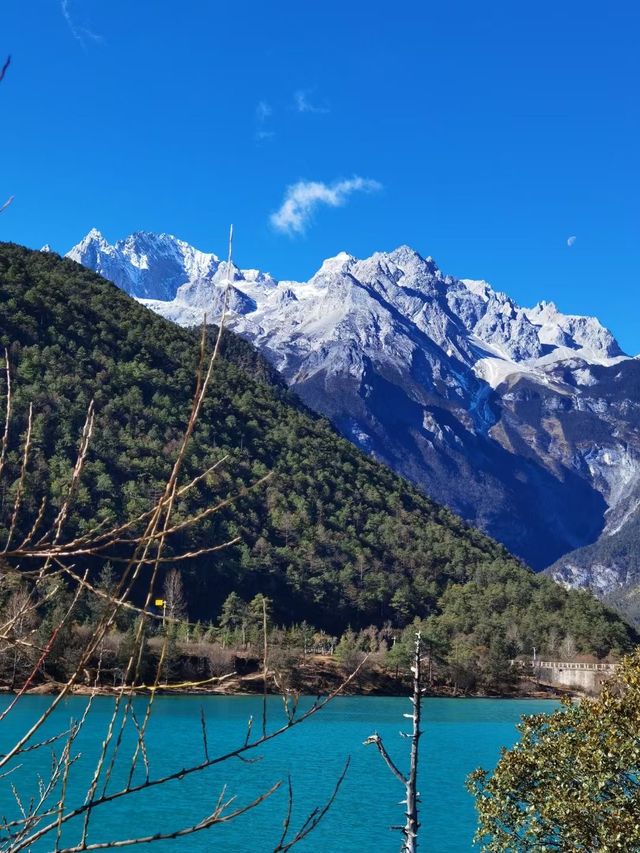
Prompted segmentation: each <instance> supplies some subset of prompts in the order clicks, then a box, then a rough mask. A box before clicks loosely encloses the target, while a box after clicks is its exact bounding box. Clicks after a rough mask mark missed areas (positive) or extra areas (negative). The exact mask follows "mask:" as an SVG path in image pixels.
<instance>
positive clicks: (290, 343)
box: [70, 232, 640, 592]
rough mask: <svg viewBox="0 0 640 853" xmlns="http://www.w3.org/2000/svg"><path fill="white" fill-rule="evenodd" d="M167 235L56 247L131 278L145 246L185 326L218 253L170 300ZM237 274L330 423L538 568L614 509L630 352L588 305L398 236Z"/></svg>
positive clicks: (160, 308) (633, 450)
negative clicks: (483, 273)
mask: <svg viewBox="0 0 640 853" xmlns="http://www.w3.org/2000/svg"><path fill="white" fill-rule="evenodd" d="M127 240H128V241H129V243H127ZM158 241H159V242H158ZM167 241H169V243H171V242H172V241H174V243H175V244H176V245H177V244H180V245H184V243H183V241H177V240H176V238H170V237H168V236H167V235H163V236H162V238H158V239H157V240H154V238H153V235H150V234H147V233H142V232H140V233H138V234H136V235H132V236H131V237H130V238H126V240H125V241H119V242H118V243H117V244H116V246H119V247H120V248H119V250H118V251H120V253H121V256H120V260H119V263H120V267H119V269H118V270H117V271H113V270H111V271H110V270H109V269H107V267H108V262H109V259H110V257H111V256H112V252H111V250H110V249H104V248H102V249H100V251H102V252H103V254H104V259H103V257H102V255H100V253H99V252H98V255H96V258H95V259H92V257H91V256H90V254H89V253H87V251H86V246H85V250H83V251H81V250H80V249H79V248H78V247H75V248H74V249H73V250H72V251H71V252H70V256H71V257H73V258H74V259H75V260H77V261H79V262H81V263H85V265H89V266H91V265H92V263H93V264H94V265H95V267H96V268H97V269H98V270H99V271H101V272H102V273H103V274H105V275H106V277H108V278H109V277H111V278H112V280H114V281H115V282H116V283H117V284H119V286H121V287H123V288H124V289H127V287H128V285H127V276H128V274H129V273H128V265H129V260H128V259H127V252H130V253H131V252H133V254H132V259H133V262H134V263H133V265H134V266H135V264H138V265H139V262H140V261H139V258H140V255H141V249H140V247H144V246H147V247H148V246H149V245H153V247H154V251H153V252H148V253H147V255H146V256H145V257H146V259H145V263H146V264H147V269H148V270H149V273H148V276H147V278H148V280H149V281H153V288H155V290H154V289H153V288H148V291H147V292H148V293H151V292H153V294H154V296H155V297H156V298H151V297H150V296H142V297H140V296H139V297H138V298H140V299H141V301H142V302H143V304H145V305H147V306H148V307H150V308H152V309H153V310H154V311H156V312H158V313H160V314H162V315H163V316H165V317H167V318H168V319H171V320H173V321H175V322H178V323H180V324H182V325H195V324H197V323H199V322H201V320H202V316H203V314H204V312H205V311H206V312H207V315H208V316H215V314H216V311H218V310H219V308H220V307H221V290H220V288H221V283H222V282H224V281H226V278H227V270H226V264H225V263H224V262H220V261H219V260H218V261H216V264H214V265H210V266H209V267H208V268H207V267H206V264H204V263H200V265H199V266H198V265H197V264H196V265H195V266H191V267H189V266H188V265H183V267H182V273H181V276H182V280H181V281H180V282H178V281H177V280H176V281H175V282H174V285H172V287H171V288H169V291H168V295H169V297H170V298H158V295H162V294H165V295H166V294H167V279H166V276H165V275H164V267H163V264H164V263H166V259H164V255H163V252H166V253H167V254H168V256H169V257H175V252H176V249H175V248H174V247H170V248H169V249H167V247H166V244H167ZM89 242H90V243H91V242H92V241H89ZM93 244H95V240H94V241H93ZM133 244H135V246H133ZM79 245H82V244H79ZM100 246H102V244H100ZM100 246H98V247H97V248H100ZM127 246H129V247H130V248H127ZM132 246H133V248H131V247H132ZM180 251H182V250H180ZM193 252H196V253H197V250H193ZM160 256H162V258H160ZM206 257H207V258H211V257H215V256H210V255H206ZM159 258H160V260H159ZM163 259H164V260H163ZM214 266H215V269H214V268H213V267H214ZM109 272H111V275H109ZM114 272H116V273H117V274H114ZM247 272H248V274H245V271H242V270H239V269H238V268H237V267H234V269H233V276H232V277H233V288H232V290H231V298H230V309H231V312H230V318H229V323H230V326H231V327H232V328H233V329H234V331H236V332H237V333H238V334H240V335H241V336H243V337H244V338H246V339H247V340H249V341H251V342H252V343H254V344H255V345H256V346H257V347H258V349H259V350H260V351H261V352H262V353H263V354H264V355H265V356H266V357H267V358H268V359H269V360H270V361H271V362H272V363H273V364H274V365H275V367H276V368H277V369H278V370H279V371H280V372H281V373H282V375H283V377H284V378H285V380H286V381H287V383H288V385H289V386H290V387H291V388H292V389H293V390H295V391H296V393H298V394H299V395H300V396H301V398H302V399H303V400H304V401H305V402H306V403H307V404H308V405H309V406H310V407H311V408H312V409H314V410H316V411H318V412H320V413H322V414H324V415H326V416H327V417H329V418H330V419H331V420H332V422H333V423H334V424H335V425H336V426H337V428H338V429H339V431H340V432H341V433H342V434H343V435H345V436H347V437H348V438H350V440H352V441H353V442H354V443H356V444H357V445H358V446H359V447H360V448H361V449H363V450H365V451H366V452H369V453H371V454H373V455H374V456H375V457H376V458H378V459H380V460H381V461H383V462H385V463H386V464H389V465H390V466H391V467H393V468H394V469H395V470H397V471H398V472H399V473H401V474H402V475H403V476H405V477H408V478H409V479H410V480H412V481H413V482H415V483H416V484H418V485H419V486H420V487H421V488H422V489H423V490H424V491H425V492H426V493H427V494H430V495H431V496H432V497H434V498H435V499H437V500H438V501H440V502H442V503H444V504H446V505H447V506H449V507H451V508H452V509H453V510H454V511H455V512H457V513H460V514H461V515H462V516H463V517H464V518H466V519H467V520H468V521H470V522H471V523H473V524H476V525H478V526H479V527H480V528H481V529H483V530H485V531H487V532H488V533H490V534H491V535H493V536H495V537H496V538H498V539H499V540H500V541H502V542H504V543H505V544H506V545H507V547H508V548H509V549H510V550H511V551H513V552H515V553H516V554H518V555H519V556H520V557H522V558H523V559H525V560H526V561H528V562H529V563H531V564H532V565H533V566H534V567H535V568H539V569H540V568H544V567H546V566H549V565H551V564H557V562H558V561H559V560H562V559H563V558H564V557H565V555H568V554H570V553H571V552H573V551H574V550H575V549H579V548H583V547H585V546H588V545H591V544H593V543H595V542H596V541H597V540H598V539H599V537H600V536H601V535H602V534H603V532H604V531H605V528H606V524H607V517H610V516H611V514H612V513H614V514H615V513H620V514H621V515H624V501H625V500H626V498H625V497H624V494H625V488H626V487H625V485H624V484H625V483H626V478H627V477H628V473H629V471H631V476H632V478H634V477H636V476H640V462H639V460H640V438H639V437H638V430H637V425H638V423H640V413H639V411H638V406H637V404H636V403H635V399H637V398H634V396H633V394H631V393H630V392H623V393H622V394H621V393H620V388H619V385H620V383H619V382H618V379H617V375H618V373H621V374H624V376H625V378H626V381H627V382H628V384H629V385H630V386H633V385H634V383H635V382H636V381H637V380H636V375H637V373H638V369H639V367H640V363H639V362H638V360H637V359H631V358H630V357H629V356H627V355H625V354H624V353H623V352H622V349H621V347H620V346H619V344H618V342H617V341H616V339H615V337H614V336H613V335H612V333H611V332H610V331H609V330H607V329H606V328H605V327H604V326H602V324H601V323H600V322H599V321H598V320H597V319H596V318H590V317H581V316H579V315H569V314H563V313H562V312H560V311H558V309H557V308H556V306H555V305H554V303H552V302H541V303H538V305H536V306H534V307H532V308H522V307H521V306H519V305H518V304H517V303H516V302H515V301H514V300H512V299H511V298H510V297H509V296H508V295H506V294H504V293H501V292H499V291H495V290H493V288H491V286H490V285H489V284H488V283H487V282H485V281H483V280H474V279H456V278H454V277H453V276H449V275H445V274H444V273H443V272H442V271H441V270H440V269H439V268H438V266H437V264H436V263H435V261H434V260H433V258H431V257H427V258H423V257H422V256H421V255H420V254H419V253H418V252H416V251H415V250H413V249H411V248H410V247H408V246H400V247H398V248H397V249H395V250H393V251H392V252H386V253H385V252H377V253H374V254H373V255H372V256H371V257H370V258H366V259H362V260H359V259H357V258H355V257H354V256H352V255H350V254H348V253H346V252H341V253H339V254H338V255H336V256H335V257H333V258H328V259H326V260H325V261H324V262H323V264H322V265H321V266H320V268H319V269H318V271H317V272H316V273H315V274H314V275H313V276H312V277H311V278H310V279H309V280H308V281H307V282H294V281H282V282H277V281H276V280H275V279H274V278H273V277H272V276H270V275H263V274H261V273H257V272H256V271H255V270H252V271H247ZM129 292H133V291H132V290H131V289H130V291H129ZM134 295H137V294H136V293H134ZM621 502H622V503H621ZM585 577H586V576H585ZM612 583H614V584H615V581H614V580H612ZM586 585H593V584H592V582H591V581H590V580H587V581H586ZM609 586H611V584H609ZM594 587H595V588H598V587H597V584H596V585H594ZM598 591H599V592H602V590H600V589H598Z"/></svg>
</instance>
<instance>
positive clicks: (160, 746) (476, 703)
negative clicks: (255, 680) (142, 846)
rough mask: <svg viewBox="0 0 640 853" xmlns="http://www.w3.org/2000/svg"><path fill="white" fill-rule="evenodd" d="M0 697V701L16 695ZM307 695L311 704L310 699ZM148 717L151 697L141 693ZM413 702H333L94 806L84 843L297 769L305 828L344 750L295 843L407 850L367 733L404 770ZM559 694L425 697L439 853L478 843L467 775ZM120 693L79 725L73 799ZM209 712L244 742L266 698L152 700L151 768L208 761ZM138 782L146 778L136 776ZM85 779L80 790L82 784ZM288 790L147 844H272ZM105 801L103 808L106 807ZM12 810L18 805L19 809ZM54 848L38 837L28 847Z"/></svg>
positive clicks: (218, 736)
mask: <svg viewBox="0 0 640 853" xmlns="http://www.w3.org/2000/svg"><path fill="white" fill-rule="evenodd" d="M8 701H9V699H8V697H6V696H4V697H2V698H1V699H0V707H4V706H6V704H8ZM308 701H310V700H308ZM50 702H51V699H50V698H49V697H25V698H24V699H22V700H21V701H20V703H19V705H18V707H17V708H16V709H15V710H14V711H13V712H12V713H11V714H10V715H9V716H8V717H7V718H6V719H5V720H4V721H3V722H2V723H0V752H1V753H4V752H6V751H7V749H8V748H9V747H10V746H11V744H12V743H13V742H14V741H15V739H16V736H17V735H20V734H22V733H24V731H25V730H26V728H27V727H28V725H29V723H30V722H32V721H33V720H34V719H35V718H36V716H37V715H38V714H39V713H41V712H42V710H43V709H44V708H46V707H47V706H48V705H49V703H50ZM85 702H86V700H84V699H81V698H80V697H74V698H71V699H69V700H67V701H65V702H64V703H63V705H62V707H61V708H59V709H58V710H56V712H55V714H54V715H53V717H52V718H51V719H50V720H49V721H48V722H47V724H46V728H45V731H46V734H49V735H50V734H53V733H55V732H57V731H60V730H61V728H64V725H65V724H66V723H67V722H68V721H69V719H70V718H72V717H73V718H76V719H77V718H78V717H79V716H80V715H81V714H82V711H83V709H84V707H85ZM135 704H136V708H137V714H138V715H139V716H142V715H143V713H144V707H145V704H146V700H145V699H143V698H137V699H136V700H135ZM409 707H410V706H409V702H408V700H406V699H401V698H370V697H353V698H352V697H348V698H347V697H345V698H338V699H336V700H335V701H334V702H332V703H331V704H330V705H329V706H328V707H326V708H324V709H323V710H322V711H321V712H320V713H318V714H316V715H315V716H314V717H312V718H310V719H309V720H307V721H306V722H304V723H303V724H302V725H300V726H299V727H298V728H294V729H292V730H290V731H288V732H286V733H285V734H284V735H282V736H281V737H279V738H277V739H276V740H274V741H273V742H271V743H270V744H268V745H265V746H264V747H262V748H261V749H259V750H258V751H257V753H255V754H254V755H257V756H260V760H259V761H258V762H256V763H251V764H247V763H243V762H241V761H239V760H238V759H234V760H232V761H230V762H227V763H225V764H222V765H219V766H217V767H214V768H210V769H208V770H207V771H205V772H203V773H201V774H197V775H195V776H192V777H186V778H184V779H182V780H180V781H175V782H172V783H170V784H169V785H167V786H164V787H160V788H156V789H153V790H149V791H144V792H142V793H141V794H139V795H136V796H135V797H131V798H124V799H121V800H120V801H118V802H116V803H113V804H111V805H109V806H106V807H103V809H102V811H103V813H102V815H101V816H100V811H101V810H100V809H99V810H97V811H96V812H95V819H94V822H92V831H91V833H90V838H89V840H90V841H93V842H97V841H100V840H104V839H105V838H106V837H109V838H127V837H131V836H133V835H134V834H135V835H146V834H149V833H154V832H161V831H168V830H171V829H173V828H177V827H178V826H180V825H186V824H193V823H195V822H197V821H198V820H200V819H202V818H203V817H204V816H205V815H206V814H207V813H208V812H210V811H211V810H212V809H213V806H214V805H215V802H216V801H217V798H218V795H219V793H220V790H221V788H222V787H223V786H224V785H225V784H226V795H227V797H229V796H233V795H237V800H236V802H235V803H234V805H243V804H245V803H247V802H249V801H250V800H251V799H252V797H255V796H256V795H257V794H258V793H259V792H260V791H262V790H265V789H268V788H270V787H271V786H272V785H273V784H274V783H275V782H277V781H279V780H285V782H286V779H287V775H288V774H290V776H291V780H292V784H293V789H294V814H293V820H292V825H293V826H294V827H297V826H298V825H299V824H300V822H301V820H303V819H304V816H305V815H306V813H308V812H309V811H310V810H311V809H312V808H313V807H314V806H316V805H322V804H323V803H324V801H325V800H326V799H327V798H328V797H329V796H330V794H331V791H332V789H333V786H334V783H335V780H336V779H337V777H338V776H339V774H340V772H341V770H342V767H343V765H344V762H345V759H346V758H347V757H348V756H350V757H351V766H350V768H349V771H348V773H347V777H346V779H345V781H344V784H343V786H342V788H341V790H340V792H339V794H338V797H337V799H336V802H335V803H334V805H333V807H332V809H331V810H330V811H329V813H328V814H327V815H326V817H325V818H324V820H323V821H322V823H321V824H320V826H319V827H318V828H317V829H316V830H315V832H314V833H313V834H312V835H311V836H310V837H309V838H308V839H307V840H305V841H304V842H302V843H301V844H300V845H299V846H296V848H294V849H296V850H300V851H306V853H311V851H327V852H328V853H362V851H375V853H387V851H389V853H394V851H397V850H398V849H399V846H400V837H399V835H398V833H397V832H392V831H390V829H389V827H390V826H391V825H397V824H400V823H402V822H403V814H402V806H401V805H399V802H400V800H401V799H402V796H403V789H402V786H401V785H400V783H399V782H398V781H397V780H395V779H394V778H393V777H392V776H391V774H390V772H389V770H388V769H387V767H386V766H385V765H384V764H383V762H382V760H381V758H380V756H379V754H378V752H377V750H376V749H375V747H373V746H369V747H364V746H363V745H362V742H363V741H364V740H365V738H367V737H368V736H369V735H370V734H372V732H373V731H378V732H379V733H380V735H382V737H383V738H384V740H385V744H386V746H387V748H388V750H389V752H390V753H391V755H392V756H393V758H394V759H395V760H396V762H397V763H398V765H399V766H400V767H401V768H402V769H404V768H405V767H406V757H407V754H408V741H406V740H404V739H403V738H401V737H400V736H399V731H400V730H403V729H407V724H408V723H409V722H410V721H409V720H405V719H403V716H402V715H403V713H405V712H407V711H408V710H409ZM555 707H556V706H555V705H554V703H551V702H544V701H529V700H500V699H427V700H425V702H424V730H425V734H424V736H423V741H422V750H421V755H420V759H421V766H420V779H421V785H420V789H421V794H422V808H421V820H422V830H421V837H420V849H421V850H423V851H432V853H459V851H468V850H472V849H474V848H473V845H472V838H473V834H474V830H475V812H474V807H473V801H472V798H471V797H470V795H469V794H468V793H467V791H466V789H465V787H464V780H465V778H466V776H467V775H468V773H470V772H471V771H472V770H473V769H475V768H476V767H478V766H483V767H486V768H491V767H493V766H494V765H495V763H496V761H497V759H498V757H499V751H500V747H502V746H506V747H508V746H510V745H511V744H513V743H514V742H515V741H516V739H517V732H516V723H517V722H518V721H519V719H520V717H521V716H522V715H523V714H533V713H540V712H550V711H552V710H553V709H554V708H555ZM112 708H113V700H111V699H109V698H106V697H100V698H98V699H96V700H95V703H94V706H93V708H92V710H91V713H90V716H89V718H88V721H87V724H86V726H85V729H84V730H83V732H82V734H81V736H80V737H79V738H78V741H77V744H76V748H75V750H74V753H81V757H80V758H79V760H78V762H77V763H76V765H74V767H73V770H72V772H71V775H70V782H69V786H70V789H71V790H72V793H75V794H76V799H78V798H79V797H80V794H81V791H83V790H85V789H86V783H87V779H88V777H89V774H90V771H91V769H92V768H93V764H92V759H93V760H95V757H96V755H97V754H98V752H99V749H100V745H101V742H102V738H103V737H104V734H105V730H106V725H107V723H108V720H109V717H110V715H111V710H112ZM201 709H203V710H204V714H205V717H206V720H207V728H208V741H209V753H210V755H214V754H216V752H223V751H228V750H229V749H233V748H234V747H235V746H237V745H240V744H241V743H242V741H243V740H244V736H245V732H246V722H247V719H248V718H249V717H250V716H251V715H253V717H254V719H255V721H256V722H255V723H254V729H255V731H256V732H257V729H258V728H259V720H260V719H261V713H262V701H261V699H260V698H254V697H244V696H242V697H240V696H238V697H226V696H218V697H205V698H203V697H195V696H194V697H158V698H157V699H156V702H155V708H154V713H153V715H152V718H151V722H150V726H149V732H148V739H147V741H148V757H149V763H150V767H151V775H152V777H153V776H157V775H160V774H165V773H167V772H172V771H174V770H178V769H180V768H182V767H185V766H188V765H189V764H191V763H194V762H198V761H199V760H202V757H203V745H202V734H201V724H200V715H201ZM282 722H284V714H283V710H282V702H281V700H280V699H279V698H278V697H271V698H270V699H269V727H270V728H276V727H277V725H279V724H281V723H282ZM134 745H135V738H134V737H133V733H132V732H131V733H130V734H129V736H126V737H125V739H124V742H123V751H124V752H123V755H124V756H126V755H130V754H131V751H132V749H133V747H134ZM47 761H48V758H47V754H46V753H45V752H44V751H40V752H39V753H30V754H29V753H27V754H26V755H25V756H24V760H23V761H22V762H21V763H22V766H21V767H20V768H18V769H17V770H16V771H15V772H14V773H13V774H12V776H11V778H12V781H13V782H14V784H15V785H16V787H17V789H18V790H19V791H20V792H21V795H22V797H23V799H28V794H29V793H30V791H31V792H32V791H33V786H34V784H35V780H36V775H37V773H39V772H40V773H43V774H45V773H46V771H47V766H46V765H47ZM123 772H124V769H123V768H122V767H121V768H120V769H118V766H117V765H116V770H115V771H114V778H113V783H112V786H111V789H112V790H116V786H117V784H118V783H121V781H122V779H123V775H122V774H123ZM140 778H141V777H140ZM0 785H2V787H1V788H0V796H1V798H2V808H3V814H7V813H8V814H9V815H11V814H12V804H11V802H9V801H8V800H9V798H10V790H9V787H8V780H1V781H0ZM83 785H84V787H82V786H83ZM285 787H286V785H285V786H283V788H282V789H280V790H278V791H277V792H276V793H275V794H274V795H273V796H272V797H270V798H269V800H267V801H266V802H264V803H262V804H261V805H260V806H258V807H257V808H256V809H254V810H252V811H251V812H249V813H248V814H246V815H244V816H242V817H240V818H238V819H237V820H236V821H234V822H233V823H230V824H228V825H219V826H216V827H213V828H212V829H210V830H207V831H205V832H203V833H200V834H198V835H195V836H190V837H187V838H184V839H180V840H172V841H164V842H159V843H157V844H154V845H152V846H151V847H150V848H149V849H151V850H160V851H171V850H185V851H189V853H200V851H202V853H204V851H213V850H220V851H225V853H248V851H272V850H273V848H274V846H275V844H276V842H277V840H278V838H279V835H280V831H281V827H282V821H283V818H284V816H285V813H286V808H287V795H286V792H285ZM107 810H108V811H107ZM14 812H15V809H14V810H13V813H14ZM77 840H78V832H77V829H75V830H74V829H73V827H71V828H70V829H69V830H68V831H67V832H66V833H65V836H64V841H65V842H66V844H67V845H71V844H72V843H77ZM52 848H53V844H52V841H51V840H49V841H48V842H47V844H46V845H44V846H43V844H42V843H41V844H40V845H34V846H33V848H32V849H33V850H34V851H40V850H42V851H47V850H51V849H52Z"/></svg>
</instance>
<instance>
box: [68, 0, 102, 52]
mask: <svg viewBox="0 0 640 853" xmlns="http://www.w3.org/2000/svg"><path fill="white" fill-rule="evenodd" d="M60 9H61V10H62V15H63V17H64V19H65V21H66V22H67V26H68V27H69V29H70V30H71V35H72V36H73V37H74V39H75V40H76V41H77V42H79V43H80V44H81V45H82V47H84V48H86V46H87V45H86V40H87V39H90V40H91V41H98V42H100V41H102V38H101V36H99V35H96V33H94V32H92V31H91V30H90V29H88V28H87V27H81V26H80V25H79V24H77V23H76V22H75V21H74V19H73V16H72V15H71V0H60Z"/></svg>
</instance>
